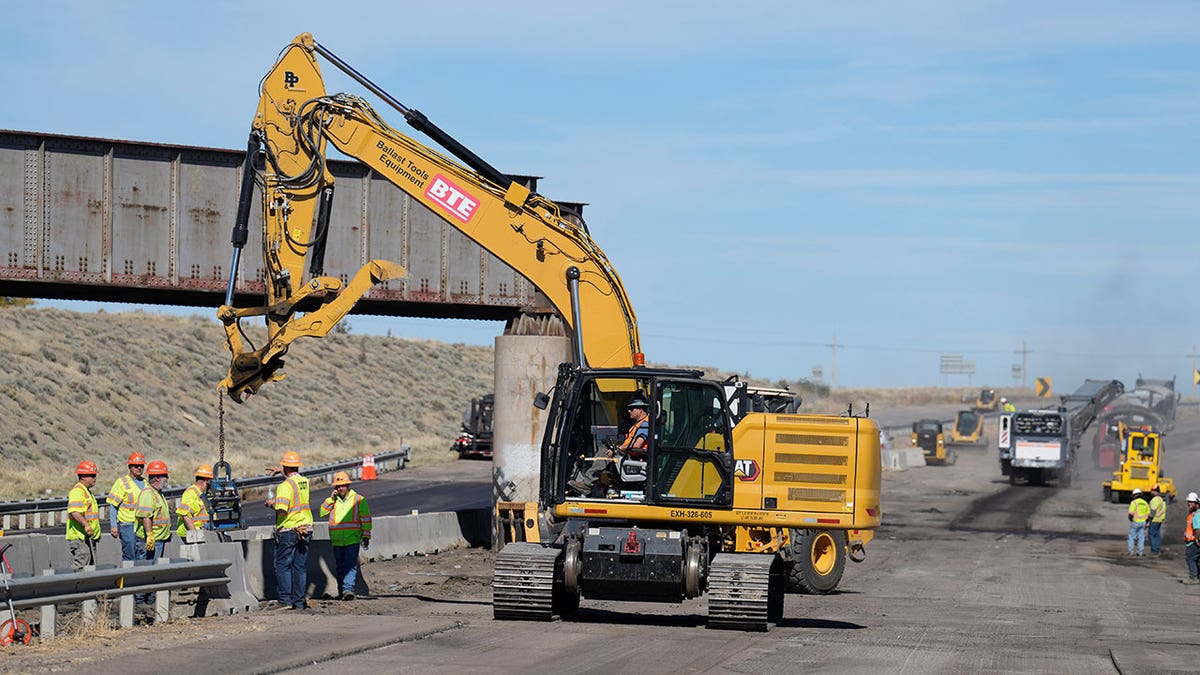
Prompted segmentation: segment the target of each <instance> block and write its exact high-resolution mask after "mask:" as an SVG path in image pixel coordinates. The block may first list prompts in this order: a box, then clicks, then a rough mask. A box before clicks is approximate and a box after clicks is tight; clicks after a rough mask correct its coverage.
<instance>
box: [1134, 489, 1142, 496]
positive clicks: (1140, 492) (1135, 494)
mask: <svg viewBox="0 0 1200 675" xmlns="http://www.w3.org/2000/svg"><path fill="white" fill-rule="evenodd" d="M1140 494H1142V488H1133V496H1134V497H1136V496H1138V495H1140Z"/></svg>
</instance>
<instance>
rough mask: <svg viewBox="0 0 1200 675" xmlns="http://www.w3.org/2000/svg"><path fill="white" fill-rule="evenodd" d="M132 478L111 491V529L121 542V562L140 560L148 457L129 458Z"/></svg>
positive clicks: (109, 500)
mask: <svg viewBox="0 0 1200 675" xmlns="http://www.w3.org/2000/svg"><path fill="white" fill-rule="evenodd" d="M127 464H128V465H129V475H126V476H121V477H120V478H118V479H117V481H116V482H115V483H113V486H112V488H110V489H109V491H108V506H109V509H108V527H109V530H108V531H109V533H110V534H112V536H113V539H120V540H121V560H140V559H141V557H142V556H141V552H140V551H138V548H137V535H136V534H135V532H134V530H135V529H136V527H135V525H134V520H135V516H134V515H133V513H134V511H136V510H137V503H138V495H140V494H141V493H142V490H143V489H145V487H146V482H145V481H144V480H143V479H142V475H143V474H144V473H145V471H146V457H145V455H143V454H142V453H140V452H134V453H133V454H131V455H129V461H128V462H127Z"/></svg>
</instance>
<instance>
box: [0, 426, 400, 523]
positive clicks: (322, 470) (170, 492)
mask: <svg viewBox="0 0 1200 675" xmlns="http://www.w3.org/2000/svg"><path fill="white" fill-rule="evenodd" d="M411 452H412V447H411V446H410V445H408V444H405V445H403V446H401V447H400V449H399V450H393V451H391V452H381V453H379V454H377V455H372V456H373V457H374V458H375V462H376V463H377V464H378V463H381V462H382V463H387V462H396V463H397V464H398V465H399V466H398V468H403V466H404V462H406V461H408V459H409V458H410V454H411ZM362 460H363V458H362V457H361V456H360V457H354V458H351V459H346V460H342V461H339V462H326V463H325V464H317V465H314V466H310V467H304V468H302V469H301V470H300V473H301V474H303V475H305V476H320V475H323V474H332V473H335V472H337V471H344V470H346V469H354V468H358V467H361V466H362ZM234 482H235V483H236V484H237V487H238V489H239V490H241V489H250V488H256V487H265V486H268V485H274V484H275V483H278V482H279V477H278V476H274V475H271V474H264V475H260V476H251V477H249V478H235V479H234ZM187 488H188V486H187V485H171V486H168V487H167V488H166V489H165V490H163V496H164V497H166V498H168V499H175V498H178V497H179V496H180V495H182V494H183V491H184V490H186V489H187ZM107 498H108V494H107V493H105V494H103V495H96V502H97V503H98V504H100V505H101V507H102V508H103V505H104V502H105V501H106V500H107ZM66 508H67V498H66V497H52V498H50V499H23V500H18V501H9V502H0V516H13V515H19V514H23V513H38V512H46V511H51V512H53V511H65V510H66Z"/></svg>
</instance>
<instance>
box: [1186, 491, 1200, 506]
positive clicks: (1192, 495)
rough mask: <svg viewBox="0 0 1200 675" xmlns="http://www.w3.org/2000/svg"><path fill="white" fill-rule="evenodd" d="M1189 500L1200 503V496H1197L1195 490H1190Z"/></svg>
mask: <svg viewBox="0 0 1200 675" xmlns="http://www.w3.org/2000/svg"><path fill="white" fill-rule="evenodd" d="M1187 500H1188V501H1189V502H1196V503H1197V504H1200V496H1197V495H1196V493H1195V492H1189V493H1188V498H1187Z"/></svg>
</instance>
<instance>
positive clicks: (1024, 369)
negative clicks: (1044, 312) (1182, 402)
mask: <svg viewBox="0 0 1200 675" xmlns="http://www.w3.org/2000/svg"><path fill="white" fill-rule="evenodd" d="M1192 351H1195V350H1194V349H1193V350H1192ZM1013 353H1014V354H1020V355H1021V388H1022V389H1024V388H1025V381H1026V380H1027V379H1028V378H1029V368H1028V365H1029V361H1028V357H1029V355H1030V354H1032V353H1033V350H1031V349H1026V348H1025V341H1024V340H1021V349H1020V351H1013Z"/></svg>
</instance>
